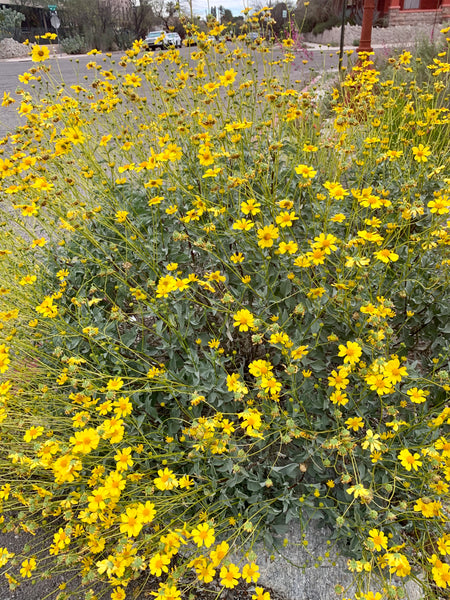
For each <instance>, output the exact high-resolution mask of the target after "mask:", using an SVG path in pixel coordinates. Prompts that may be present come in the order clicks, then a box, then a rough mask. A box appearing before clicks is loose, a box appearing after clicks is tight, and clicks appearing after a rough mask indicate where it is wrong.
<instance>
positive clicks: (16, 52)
mask: <svg viewBox="0 0 450 600" xmlns="http://www.w3.org/2000/svg"><path fill="white" fill-rule="evenodd" d="M29 54H30V49H29V47H28V46H24V45H23V44H21V43H20V42H16V40H13V39H12V38H5V39H4V40H2V41H1V42H0V58H20V57H23V56H28V55H29Z"/></svg>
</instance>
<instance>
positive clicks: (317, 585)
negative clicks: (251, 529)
mask: <svg viewBox="0 0 450 600" xmlns="http://www.w3.org/2000/svg"><path fill="white" fill-rule="evenodd" d="M285 540H287V542H288V543H287V544H286V543H283V540H281V544H280V545H279V546H281V547H279V548H278V549H277V550H275V549H274V550H273V554H271V553H270V551H268V550H267V548H264V547H263V545H262V544H256V547H254V548H253V550H254V551H255V553H256V556H257V558H256V562H257V564H258V565H259V568H260V572H261V577H260V579H259V581H258V585H261V586H262V587H268V588H271V589H272V590H274V591H275V592H277V593H278V594H280V595H282V596H283V597H284V598H285V599H286V600H318V599H320V600H340V599H341V598H342V597H345V598H348V597H350V598H354V594H355V592H356V591H358V590H357V589H356V586H355V575H354V574H353V573H350V571H349V570H348V568H347V559H346V558H344V557H342V556H339V553H338V552H337V551H336V549H335V548H334V547H333V544H330V543H329V542H328V540H329V535H328V532H327V530H326V529H324V528H318V527H316V526H313V525H311V526H310V527H309V528H308V529H307V531H306V533H305V536H302V533H301V528H300V524H299V523H296V524H293V525H291V526H290V528H289V531H288V533H287V535H286V536H285ZM305 542H307V544H306V543H305ZM326 554H328V557H327V556H326ZM357 577H358V583H359V584H360V585H361V584H362V587H361V588H360V590H359V591H366V592H367V591H369V590H372V591H374V592H376V591H380V592H382V584H381V583H380V582H377V581H376V579H375V577H374V576H373V574H369V573H366V574H363V573H358V574H357ZM369 577H370V584H369ZM386 578H387V579H389V574H388V573H386ZM391 583H392V584H394V585H398V586H399V587H400V586H402V587H403V586H404V591H405V596H404V598H405V599H407V600H421V599H422V598H423V595H422V592H421V589H420V586H419V585H417V584H416V583H414V581H412V580H411V581H408V582H406V583H404V582H403V581H400V580H397V581H394V580H392V581H391ZM337 585H340V586H342V587H343V589H344V590H345V592H344V593H343V596H342V595H340V594H337V592H336V589H335V588H336V586H337ZM341 593H342V591H341ZM383 597H384V596H383Z"/></svg>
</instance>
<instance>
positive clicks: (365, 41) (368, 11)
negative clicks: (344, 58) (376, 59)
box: [356, 0, 375, 53]
mask: <svg viewBox="0 0 450 600" xmlns="http://www.w3.org/2000/svg"><path fill="white" fill-rule="evenodd" d="M374 11H375V0H364V11H363V20H362V28H361V39H360V41H359V46H358V48H357V50H356V51H357V52H358V53H359V52H373V48H372V24H373V13H374Z"/></svg>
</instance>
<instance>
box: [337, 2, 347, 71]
mask: <svg viewBox="0 0 450 600" xmlns="http://www.w3.org/2000/svg"><path fill="white" fill-rule="evenodd" d="M346 12H347V0H342V15H341V17H342V18H341V42H340V45H339V71H340V70H341V69H342V61H343V59H344V39H345V15H346Z"/></svg>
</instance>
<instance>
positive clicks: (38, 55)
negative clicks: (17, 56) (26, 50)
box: [31, 44, 50, 62]
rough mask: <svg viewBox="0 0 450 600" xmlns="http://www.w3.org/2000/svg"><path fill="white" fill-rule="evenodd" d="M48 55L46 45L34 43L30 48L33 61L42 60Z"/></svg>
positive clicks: (48, 51)
mask: <svg viewBox="0 0 450 600" xmlns="http://www.w3.org/2000/svg"><path fill="white" fill-rule="evenodd" d="M49 56H50V50H49V49H48V46H39V45H37V44H36V45H34V46H33V48H32V49H31V60H32V61H33V62H44V60H47V59H48V57H49Z"/></svg>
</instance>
